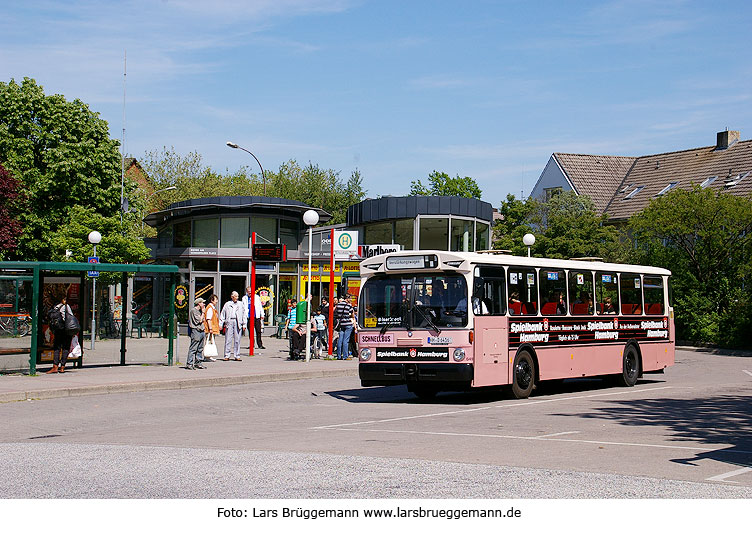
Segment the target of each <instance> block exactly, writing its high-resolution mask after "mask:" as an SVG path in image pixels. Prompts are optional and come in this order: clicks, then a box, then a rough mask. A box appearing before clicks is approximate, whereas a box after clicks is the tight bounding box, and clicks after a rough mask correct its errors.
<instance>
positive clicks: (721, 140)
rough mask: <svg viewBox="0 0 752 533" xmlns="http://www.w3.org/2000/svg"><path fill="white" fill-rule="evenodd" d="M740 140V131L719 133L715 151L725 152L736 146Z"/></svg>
mask: <svg viewBox="0 0 752 533" xmlns="http://www.w3.org/2000/svg"><path fill="white" fill-rule="evenodd" d="M738 140H739V132H738V131H729V130H726V131H719V132H718V134H717V135H716V143H715V149H716V150H725V149H726V148H728V147H729V146H731V145H732V144H734V143H735V142H736V141H738Z"/></svg>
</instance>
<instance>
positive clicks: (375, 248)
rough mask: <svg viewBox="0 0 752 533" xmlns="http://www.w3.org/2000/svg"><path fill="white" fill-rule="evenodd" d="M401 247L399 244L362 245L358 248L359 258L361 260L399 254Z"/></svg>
mask: <svg viewBox="0 0 752 533" xmlns="http://www.w3.org/2000/svg"><path fill="white" fill-rule="evenodd" d="M401 249H402V246H401V245H399V244H364V245H362V246H361V247H360V256H361V257H363V258H368V257H373V256H375V255H381V254H388V253H392V252H399V251H400V250H401Z"/></svg>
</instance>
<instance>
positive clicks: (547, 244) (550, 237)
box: [494, 191, 628, 262]
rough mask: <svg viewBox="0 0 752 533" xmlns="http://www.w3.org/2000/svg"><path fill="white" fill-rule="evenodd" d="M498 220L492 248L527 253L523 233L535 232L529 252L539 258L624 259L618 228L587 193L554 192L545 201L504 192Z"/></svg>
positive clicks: (620, 260)
mask: <svg viewBox="0 0 752 533" xmlns="http://www.w3.org/2000/svg"><path fill="white" fill-rule="evenodd" d="M499 213H500V214H501V220H500V221H498V222H497V224H496V226H495V227H494V239H495V242H494V248H496V249H502V250H511V251H512V253H514V254H515V255H527V247H526V246H525V245H524V244H523V243H522V237H523V236H524V235H525V234H526V233H532V234H533V235H535V245H533V247H532V250H531V251H532V253H533V254H534V255H536V256H538V257H551V258H555V259H569V258H571V257H602V258H603V259H604V260H606V261H614V262H623V261H625V260H626V258H627V255H628V254H627V253H626V252H625V251H624V246H623V245H622V244H621V243H620V235H619V231H618V230H617V229H616V228H615V227H613V226H609V225H607V224H606V223H605V222H606V220H607V218H606V217H605V216H599V215H598V214H597V213H596V212H595V207H594V205H593V201H592V200H591V199H590V198H589V197H588V196H577V195H576V194H575V193H574V192H572V191H567V192H563V193H561V194H557V195H555V196H553V197H552V198H551V199H549V200H548V201H547V202H540V201H537V200H534V199H530V198H528V199H526V200H524V201H523V200H518V199H516V198H515V197H514V195H512V194H509V195H507V199H506V201H504V202H502V204H501V208H500V209H499Z"/></svg>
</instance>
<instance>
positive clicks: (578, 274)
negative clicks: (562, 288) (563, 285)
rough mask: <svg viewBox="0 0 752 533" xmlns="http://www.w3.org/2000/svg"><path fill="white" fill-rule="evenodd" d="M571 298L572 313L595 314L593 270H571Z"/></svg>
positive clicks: (570, 309) (570, 308)
mask: <svg viewBox="0 0 752 533" xmlns="http://www.w3.org/2000/svg"><path fill="white" fill-rule="evenodd" d="M569 299H570V304H569V312H570V313H571V314H573V315H592V314H593V273H592V272H591V271H589V270H570V271H569Z"/></svg>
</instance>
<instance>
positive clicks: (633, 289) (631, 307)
mask: <svg viewBox="0 0 752 533" xmlns="http://www.w3.org/2000/svg"><path fill="white" fill-rule="evenodd" d="M619 293H620V294H621V314H622V315H641V314H642V280H641V279H640V275H639V274H621V275H620V276H619Z"/></svg>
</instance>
